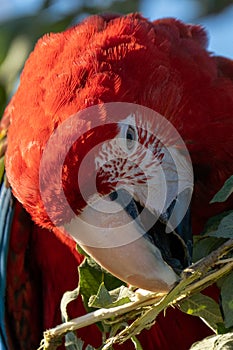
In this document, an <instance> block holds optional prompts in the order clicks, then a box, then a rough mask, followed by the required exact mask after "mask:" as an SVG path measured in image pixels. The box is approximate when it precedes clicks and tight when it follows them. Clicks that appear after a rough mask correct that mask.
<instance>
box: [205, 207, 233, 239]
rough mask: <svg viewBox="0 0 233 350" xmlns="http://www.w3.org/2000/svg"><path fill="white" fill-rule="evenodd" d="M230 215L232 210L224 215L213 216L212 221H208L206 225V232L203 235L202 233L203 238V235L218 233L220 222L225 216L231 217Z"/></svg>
mask: <svg viewBox="0 0 233 350" xmlns="http://www.w3.org/2000/svg"><path fill="white" fill-rule="evenodd" d="M230 213H232V211H231V210H228V211H224V212H223V213H220V214H218V215H215V216H213V217H212V218H210V219H209V220H208V221H207V223H206V225H205V228H204V231H203V233H202V236H203V235H206V236H208V234H209V233H212V232H214V231H217V229H218V226H219V224H220V222H221V221H222V219H223V218H224V217H225V216H227V215H229V214H230Z"/></svg>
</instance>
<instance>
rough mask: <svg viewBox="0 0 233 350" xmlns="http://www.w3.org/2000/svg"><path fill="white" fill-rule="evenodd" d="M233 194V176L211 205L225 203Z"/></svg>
mask: <svg viewBox="0 0 233 350" xmlns="http://www.w3.org/2000/svg"><path fill="white" fill-rule="evenodd" d="M232 193H233V175H232V176H231V177H230V178H229V179H227V180H226V182H225V183H224V185H223V187H222V188H221V189H220V190H219V191H218V192H217V193H216V195H215V196H214V197H213V199H212V200H211V201H210V203H216V202H225V201H226V200H227V199H228V197H229V196H230V195H231V194H232Z"/></svg>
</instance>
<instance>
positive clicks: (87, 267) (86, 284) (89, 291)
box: [79, 258, 123, 310]
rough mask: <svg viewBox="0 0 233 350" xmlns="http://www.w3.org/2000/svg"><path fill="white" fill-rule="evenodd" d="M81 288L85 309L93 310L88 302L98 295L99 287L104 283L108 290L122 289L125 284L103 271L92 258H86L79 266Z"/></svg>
mask: <svg viewBox="0 0 233 350" xmlns="http://www.w3.org/2000/svg"><path fill="white" fill-rule="evenodd" d="M79 278H80V282H79V286H80V293H81V295H82V297H83V300H84V304H85V307H86V308H87V310H91V309H90V307H89V306H88V302H89V299H90V297H91V296H93V295H97V293H98V290H99V287H100V285H101V283H102V282H104V285H105V288H106V289H107V290H112V289H115V288H117V287H120V286H121V285H122V284H123V282H122V281H121V280H119V279H117V278H116V277H114V276H112V275H111V274H110V273H109V272H107V271H105V270H104V269H102V268H101V267H100V266H99V265H98V264H97V263H96V262H95V261H94V260H93V259H92V258H85V260H84V261H83V263H82V264H81V265H80V266H79Z"/></svg>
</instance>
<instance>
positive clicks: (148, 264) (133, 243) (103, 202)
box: [65, 189, 187, 292]
mask: <svg viewBox="0 0 233 350" xmlns="http://www.w3.org/2000/svg"><path fill="white" fill-rule="evenodd" d="M140 210H141V208H139V205H138V204H137V202H135V201H134V199H133V197H132V196H131V195H130V194H129V193H128V192H127V191H126V190H124V189H120V190H117V191H116V192H113V193H111V194H110V195H109V196H105V197H99V198H97V199H96V198H94V199H93V201H91V204H89V205H88V206H87V207H85V208H84V210H83V212H82V213H81V214H80V215H79V216H77V217H76V218H74V219H73V220H72V221H71V222H70V223H69V224H67V225H66V227H65V229H66V231H67V232H68V233H69V234H71V235H72V237H73V238H74V239H75V240H76V241H77V242H78V244H80V245H81V246H82V248H83V249H84V250H85V251H86V252H87V253H88V254H90V255H91V256H92V257H93V258H94V259H95V260H96V261H97V262H98V263H99V264H100V265H101V266H102V267H104V268H105V269H107V270H108V271H109V272H111V273H112V274H113V275H115V276H116V277H118V278H120V279H121V280H123V281H125V282H126V283H128V284H130V285H133V286H135V287H139V288H142V289H147V290H150V291H154V292H168V291H169V290H170V289H171V288H172V287H173V286H174V284H175V283H176V282H177V281H178V280H179V276H178V274H177V273H176V271H179V268H180V267H181V265H182V263H183V261H184V259H183V256H182V254H183V255H185V254H186V253H187V249H186V245H185V243H184V242H183V240H182V239H181V238H180V237H179V235H178V234H177V233H175V232H172V233H165V229H164V231H163V232H162V225H163V224H162V223H161V222H158V220H157V219H156V220H155V219H154V218H152V214H151V213H150V212H149V211H147V210H146V209H145V210H144V213H143V215H139V214H140ZM153 220H154V222H153ZM149 222H151V223H152V224H151V227H150V229H149V230H147V229H146V227H147V226H148V224H149ZM172 243H174V244H175V247H176V248H177V247H178V248H179V254H180V256H182V259H183V260H182V259H180V260H182V261H180V260H179V258H180V257H179V256H178V255H177V254H176V255H177V256H175V257H172V251H171V244H172ZM173 250H174V251H175V250H176V249H173ZM178 261H179V263H178ZM176 265H178V267H179V268H177V269H176ZM181 270H182V268H181Z"/></svg>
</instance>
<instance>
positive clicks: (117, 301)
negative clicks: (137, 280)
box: [88, 283, 131, 308]
mask: <svg viewBox="0 0 233 350" xmlns="http://www.w3.org/2000/svg"><path fill="white" fill-rule="evenodd" d="M126 290H127V291H128V288H126V287H124V286H122V287H120V288H117V289H115V290H113V291H111V293H109V291H108V290H107V289H106V287H105V285H104V283H102V284H101V285H100V287H99V290H98V293H97V295H93V296H91V297H90V300H89V303H88V306H89V307H95V308H102V307H104V308H110V307H116V306H120V305H124V304H126V303H129V302H130V301H131V299H130V292H128V293H127V292H126Z"/></svg>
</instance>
